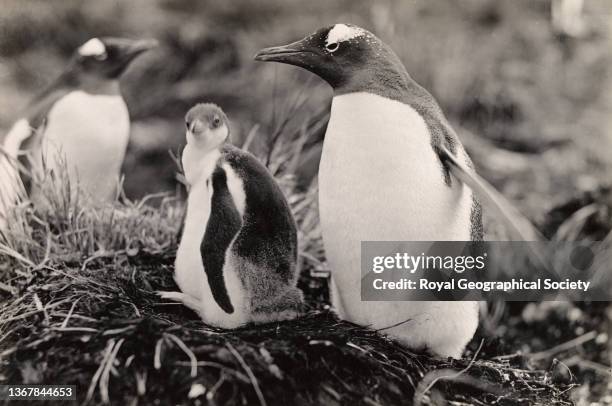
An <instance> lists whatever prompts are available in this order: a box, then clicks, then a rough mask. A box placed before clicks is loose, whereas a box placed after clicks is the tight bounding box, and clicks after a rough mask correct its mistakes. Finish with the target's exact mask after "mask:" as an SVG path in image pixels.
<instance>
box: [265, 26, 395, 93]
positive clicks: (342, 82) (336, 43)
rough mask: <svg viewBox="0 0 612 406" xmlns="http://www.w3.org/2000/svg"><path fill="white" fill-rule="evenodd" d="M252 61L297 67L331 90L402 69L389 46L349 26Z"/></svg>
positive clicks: (327, 30)
mask: <svg viewBox="0 0 612 406" xmlns="http://www.w3.org/2000/svg"><path fill="white" fill-rule="evenodd" d="M255 60H258V61H264V62H281V63H286V64H289V65H295V66H299V67H301V68H304V69H306V70H308V71H310V72H312V73H314V74H316V75H318V76H319V77H321V78H322V79H324V80H325V81H327V82H328V83H329V84H330V85H331V86H332V87H333V88H334V89H338V88H342V87H346V86H350V85H351V84H353V83H355V82H359V81H368V80H370V76H372V74H373V73H375V72H381V71H382V72H385V71H396V70H402V69H403V65H402V64H401V62H400V61H399V58H397V56H396V55H395V53H393V51H392V50H391V48H390V47H389V46H387V45H386V44H385V43H384V42H382V41H381V40H380V39H378V38H377V37H376V36H375V35H374V34H372V33H371V32H369V31H367V30H365V29H363V28H360V27H357V26H354V25H351V24H335V25H332V26H329V27H325V28H321V29H319V30H318V31H316V32H314V33H312V34H310V35H309V36H307V37H305V38H303V39H301V40H299V41H296V42H293V43H291V44H288V45H283V46H277V47H271V48H265V49H262V50H261V51H259V52H258V53H257V54H256V55H255Z"/></svg>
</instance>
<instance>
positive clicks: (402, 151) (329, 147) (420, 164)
mask: <svg viewBox="0 0 612 406" xmlns="http://www.w3.org/2000/svg"><path fill="white" fill-rule="evenodd" d="M319 188H320V190H319V200H320V210H321V222H322V227H323V232H324V238H325V240H326V245H327V242H328V240H330V241H331V240H338V241H347V242H348V241H361V240H406V241H410V240H469V239H470V232H469V231H470V208H471V204H472V201H471V194H470V191H469V190H468V189H465V188H463V187H461V185H459V184H458V183H457V182H455V183H454V186H453V187H452V188H450V187H448V186H447V185H446V184H445V183H444V178H443V172H442V168H441V165H440V160H439V159H438V157H437V156H436V154H435V152H434V151H433V149H432V147H431V136H430V134H429V131H428V129H427V126H426V124H425V122H424V120H423V119H422V118H421V116H420V115H419V114H418V113H417V112H416V111H415V110H414V109H412V108H411V107H410V106H408V105H406V104H403V103H400V102H396V101H393V100H390V99H386V98H383V97H381V96H377V95H373V94H370V93H356V94H348V95H342V96H338V97H334V99H333V102H332V109H331V116H330V122H329V126H328V129H327V134H326V135H325V142H324V146H323V155H322V159H321V168H320V172H319ZM338 213H343V215H342V216H339V215H338Z"/></svg>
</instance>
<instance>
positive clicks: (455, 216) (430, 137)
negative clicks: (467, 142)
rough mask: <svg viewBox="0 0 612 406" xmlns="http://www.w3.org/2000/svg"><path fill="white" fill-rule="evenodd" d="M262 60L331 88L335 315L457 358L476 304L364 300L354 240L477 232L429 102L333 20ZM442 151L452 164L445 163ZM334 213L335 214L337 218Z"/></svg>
mask: <svg viewBox="0 0 612 406" xmlns="http://www.w3.org/2000/svg"><path fill="white" fill-rule="evenodd" d="M255 59H257V60H260V61H276V62H282V63H287V64H291V65H296V66H299V67H302V68H305V69H307V70H309V71H311V72H313V73H315V74H317V75H318V76H320V77H321V78H323V79H324V80H326V81H327V82H328V83H329V84H330V85H331V86H332V87H333V89H334V97H333V100H332V106H331V113H330V120H329V124H328V128H327V132H326V134H325V140H324V143H323V153H322V157H321V164H320V169H319V208H320V217H321V227H322V234H323V241H324V245H325V251H326V257H327V259H328V261H329V265H330V267H331V270H332V279H333V282H334V284H335V287H336V288H335V291H334V292H332V294H333V302H334V306H335V308H336V309H337V311H338V313H339V315H340V317H342V318H344V319H346V320H349V321H352V322H355V323H358V324H362V325H368V326H371V327H372V328H375V329H383V330H384V332H385V333H388V334H389V335H391V336H393V337H396V338H398V339H399V340H400V341H402V342H403V343H405V344H406V345H408V346H409V347H412V348H422V347H426V348H428V349H429V350H430V351H431V352H432V353H434V354H436V355H439V356H444V357H446V356H451V357H460V356H461V354H462V352H463V350H464V348H465V346H466V344H467V343H468V342H469V340H470V339H471V338H472V336H473V334H474V332H475V330H476V328H477V326H478V304H477V303H476V302H442V301H440V302H362V301H361V297H360V292H361V289H360V278H361V273H360V241H365V240H379V241H385V240H391V241H392V240H401V241H418V240H421V241H440V240H457V241H468V240H481V239H482V237H483V229H482V217H481V211H480V205H479V203H478V201H477V200H476V199H474V197H473V196H472V192H471V190H470V189H469V188H466V187H464V186H463V184H462V183H461V182H459V181H458V180H457V179H456V178H454V177H451V172H450V171H451V169H456V168H460V170H461V171H462V172H466V173H472V172H473V171H471V169H470V167H471V162H470V159H469V157H468V156H467V154H466V152H465V151H464V149H463V147H462V145H461V143H460V141H459V139H458V138H457V136H456V134H455V132H454V131H453V129H452V128H451V127H450V125H449V124H448V122H447V120H446V119H445V117H444V115H443V113H442V111H441V109H440V108H439V106H438V104H437V103H436V101H435V100H434V98H433V97H432V96H431V95H430V94H429V93H428V92H427V91H426V90H425V89H423V88H422V87H421V86H419V85H418V84H417V83H416V82H415V81H414V80H412V78H411V77H410V76H409V75H408V73H407V71H406V69H405V68H404V66H403V64H402V63H401V61H400V60H399V58H398V57H397V56H396V54H395V53H394V52H393V51H392V50H391V49H390V48H389V47H388V46H387V45H386V44H384V43H383V42H382V41H380V40H379V39H378V38H377V37H376V36H374V35H373V34H371V33H370V32H368V31H366V30H364V29H362V28H359V27H355V26H352V25H345V24H336V25H334V26H331V27H327V28H322V29H320V30H318V31H316V32H315V33H313V34H312V35H310V36H308V37H306V38H304V39H302V40H300V41H297V42H294V43H292V44H289V45H286V46H280V47H273V48H266V49H264V50H261V51H260V52H259V53H258V54H257V55H256V57H255ZM446 152H448V153H449V154H451V155H452V156H453V157H455V158H456V159H455V160H454V161H453V163H454V164H455V165H448V166H447V165H445V164H444V162H445V161H446V160H445V159H443V158H442V157H441V156H440V154H441V153H446ZM340 213H342V215H340Z"/></svg>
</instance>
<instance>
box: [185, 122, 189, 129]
mask: <svg viewBox="0 0 612 406" xmlns="http://www.w3.org/2000/svg"><path fill="white" fill-rule="evenodd" d="M185 128H187V130H189V121H185Z"/></svg>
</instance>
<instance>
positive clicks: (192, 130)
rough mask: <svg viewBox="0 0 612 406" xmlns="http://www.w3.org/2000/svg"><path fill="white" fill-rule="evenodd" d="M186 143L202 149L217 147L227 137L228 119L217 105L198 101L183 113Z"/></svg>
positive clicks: (208, 149) (207, 149)
mask: <svg viewBox="0 0 612 406" xmlns="http://www.w3.org/2000/svg"><path fill="white" fill-rule="evenodd" d="M185 127H186V128H187V143H188V144H193V145H195V146H197V147H199V148H201V149H203V150H204V151H210V150H213V149H215V148H219V147H220V146H221V145H222V144H223V143H224V142H225V141H226V140H227V139H228V137H229V133H230V130H229V120H228V119H227V116H226V115H225V113H224V112H223V110H221V108H220V107H219V106H217V105H216V104H212V103H199V104H196V105H195V106H193V107H192V108H191V109H190V110H189V111H188V112H187V114H186V115H185Z"/></svg>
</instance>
